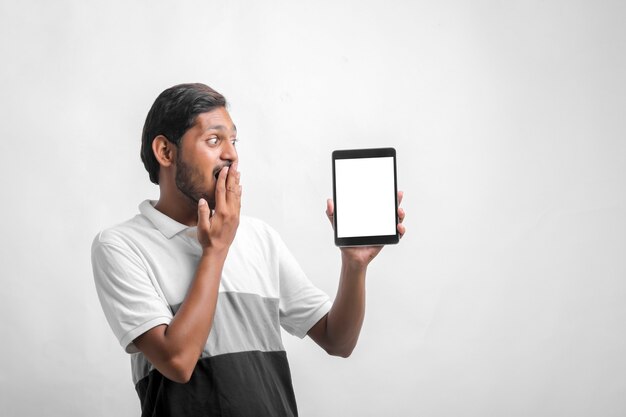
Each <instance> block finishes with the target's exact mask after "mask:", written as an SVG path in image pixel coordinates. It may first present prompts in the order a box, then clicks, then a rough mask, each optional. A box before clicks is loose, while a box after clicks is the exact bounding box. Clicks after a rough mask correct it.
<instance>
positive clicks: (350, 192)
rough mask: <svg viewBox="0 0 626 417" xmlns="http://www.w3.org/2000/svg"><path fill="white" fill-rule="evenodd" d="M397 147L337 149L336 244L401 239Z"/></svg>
mask: <svg viewBox="0 0 626 417" xmlns="http://www.w3.org/2000/svg"><path fill="white" fill-rule="evenodd" d="M397 196H398V185H397V175H396V150H395V149H394V148H377V149H352V150H338V151H334V152H333V201H334V203H335V213H334V216H333V222H334V226H335V245H337V246H361V245H387V244H390V243H398V241H399V235H398V198H397Z"/></svg>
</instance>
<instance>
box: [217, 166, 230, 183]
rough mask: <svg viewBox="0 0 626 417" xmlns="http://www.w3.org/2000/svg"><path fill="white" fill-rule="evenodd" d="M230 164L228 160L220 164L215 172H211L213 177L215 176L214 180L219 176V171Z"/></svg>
mask: <svg viewBox="0 0 626 417" xmlns="http://www.w3.org/2000/svg"><path fill="white" fill-rule="evenodd" d="M230 165H231V163H230V162H228V163H226V164H224V165H222V166H221V167H219V168H218V169H216V170H215V173H214V174H213V177H214V178H215V181H217V178H218V177H219V176H220V172H222V169H223V168H224V167H229V166H230Z"/></svg>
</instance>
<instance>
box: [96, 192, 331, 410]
mask: <svg viewBox="0 0 626 417" xmlns="http://www.w3.org/2000/svg"><path fill="white" fill-rule="evenodd" d="M154 204H155V202H154V201H149V200H146V201H144V202H142V203H141V204H140V205H139V212H140V213H139V214H138V215H136V216H135V217H134V218H132V219H130V220H128V221H126V222H124V223H122V224H119V225H117V226H114V227H112V228H109V229H106V230H104V231H102V232H100V233H99V234H98V235H97V236H96V238H95V239H94V241H93V244H92V266H93V274H94V280H95V284H96V290H97V293H98V298H99V299H100V303H101V305H102V309H103V311H104V314H105V316H106V318H107V321H108V323H109V325H110V326H111V329H112V330H113V333H114V334H115V336H116V337H117V339H118V340H119V342H120V344H121V346H122V347H123V348H124V349H125V351H126V352H128V353H130V354H131V368H132V378H133V383H134V384H135V389H136V391H137V393H138V395H139V398H140V401H141V407H142V415H150V416H199V415H211V416H213V415H215V416H222V415H228V416H265V415H267V416H294V415H297V408H296V402H295V396H294V392H293V387H292V382H291V374H290V371H289V364H288V362H287V356H286V353H285V349H284V347H283V343H282V338H281V332H280V327H281V326H282V327H283V328H284V329H285V330H286V331H287V332H289V333H290V334H293V335H295V336H298V337H300V338H303V337H304V336H306V334H307V332H308V331H309V330H310V329H311V327H312V326H313V325H314V324H315V323H317V322H318V321H319V320H320V319H321V318H322V317H324V315H325V314H326V313H328V311H329V310H330V306H331V302H330V300H329V298H328V296H327V295H326V294H325V293H323V292H322V291H321V290H319V289H318V288H316V287H315V286H314V285H313V284H312V283H311V281H310V280H309V279H308V278H307V276H306V275H305V274H304V272H303V271H302V269H301V268H300V266H299V265H298V263H297V261H296V260H295V259H294V257H293V256H292V254H291V253H290V252H289V250H288V249H287V247H286V246H285V244H284V242H283V241H282V240H281V238H280V237H279V235H278V234H277V233H276V231H274V230H273V229H272V228H271V227H269V226H268V225H267V224H265V223H264V222H262V221H260V220H258V219H254V218H251V217H247V216H241V218H240V223H239V227H238V229H237V233H236V235H235V239H234V241H233V243H232V244H231V247H230V249H229V252H228V256H227V258H226V261H225V263H224V267H223V270H222V277H221V282H220V288H219V294H218V299H217V307H216V311H215V315H214V318H213V326H212V328H211V331H210V333H209V337H208V339H207V342H206V345H205V347H204V350H203V352H202V354H201V356H200V358H199V360H198V363H197V364H196V367H195V369H194V372H193V375H192V377H191V380H190V381H189V382H188V383H186V384H179V383H176V382H173V381H171V380H169V379H167V378H165V377H164V376H163V375H162V374H161V373H160V372H159V371H158V370H157V369H156V368H155V367H154V366H153V365H152V364H151V363H150V362H149V361H148V360H147V359H146V357H145V356H144V355H143V353H141V352H140V351H139V350H138V349H137V348H136V346H135V345H134V344H133V340H134V339H135V338H137V337H138V336H140V335H141V334H143V333H145V332H146V331H148V330H150V329H151V328H153V327H155V326H158V325H161V324H169V323H170V321H171V320H172V318H173V317H174V314H176V311H177V310H178V308H179V307H180V306H181V304H182V302H183V300H184V298H185V295H186V293H187V290H188V288H189V286H190V284H191V282H192V280H193V278H194V275H195V271H196V266H197V264H198V261H199V259H200V256H201V254H202V248H201V246H200V244H199V243H198V240H197V235H196V230H197V229H196V227H195V226H194V227H188V226H186V225H184V224H181V223H178V222H176V221H175V220H173V219H171V218H169V217H168V216H166V215H165V214H163V213H161V212H159V211H158V210H156V209H155V208H154Z"/></svg>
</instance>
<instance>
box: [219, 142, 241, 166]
mask: <svg viewBox="0 0 626 417" xmlns="http://www.w3.org/2000/svg"><path fill="white" fill-rule="evenodd" d="M222 149H223V150H222V155H221V159H223V160H225V161H230V162H231V163H233V162H236V161H237V157H238V155H237V148H235V145H234V144H233V142H231V141H228V142H227V143H225V144H224V147H223V148H222Z"/></svg>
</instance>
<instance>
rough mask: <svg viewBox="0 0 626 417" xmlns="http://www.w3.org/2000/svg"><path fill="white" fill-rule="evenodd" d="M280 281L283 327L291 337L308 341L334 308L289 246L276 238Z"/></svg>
mask: <svg viewBox="0 0 626 417" xmlns="http://www.w3.org/2000/svg"><path fill="white" fill-rule="evenodd" d="M275 240H276V245H277V253H278V257H279V259H278V262H279V278H280V283H279V285H280V303H279V309H280V324H281V326H282V327H283V328H284V329H285V330H287V331H288V332H289V333H290V334H292V335H294V336H297V337H299V338H304V336H306V335H307V333H308V331H309V330H310V329H311V327H313V326H314V325H315V324H316V323H317V322H318V321H320V320H321V319H322V318H323V317H324V316H325V315H326V314H327V313H328V311H329V310H330V307H331V306H332V304H331V302H330V299H329V298H328V295H326V293H324V292H323V291H322V290H320V289H319V288H317V287H316V286H315V285H313V283H312V282H311V281H310V280H309V279H308V277H307V276H306V274H305V273H304V271H303V270H302V268H301V267H300V265H299V264H298V262H297V261H296V259H295V258H294V256H293V255H292V254H291V252H290V251H289V249H288V248H287V246H286V245H285V243H284V242H283V241H282V239H280V237H278V236H277V235H276V237H275Z"/></svg>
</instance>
